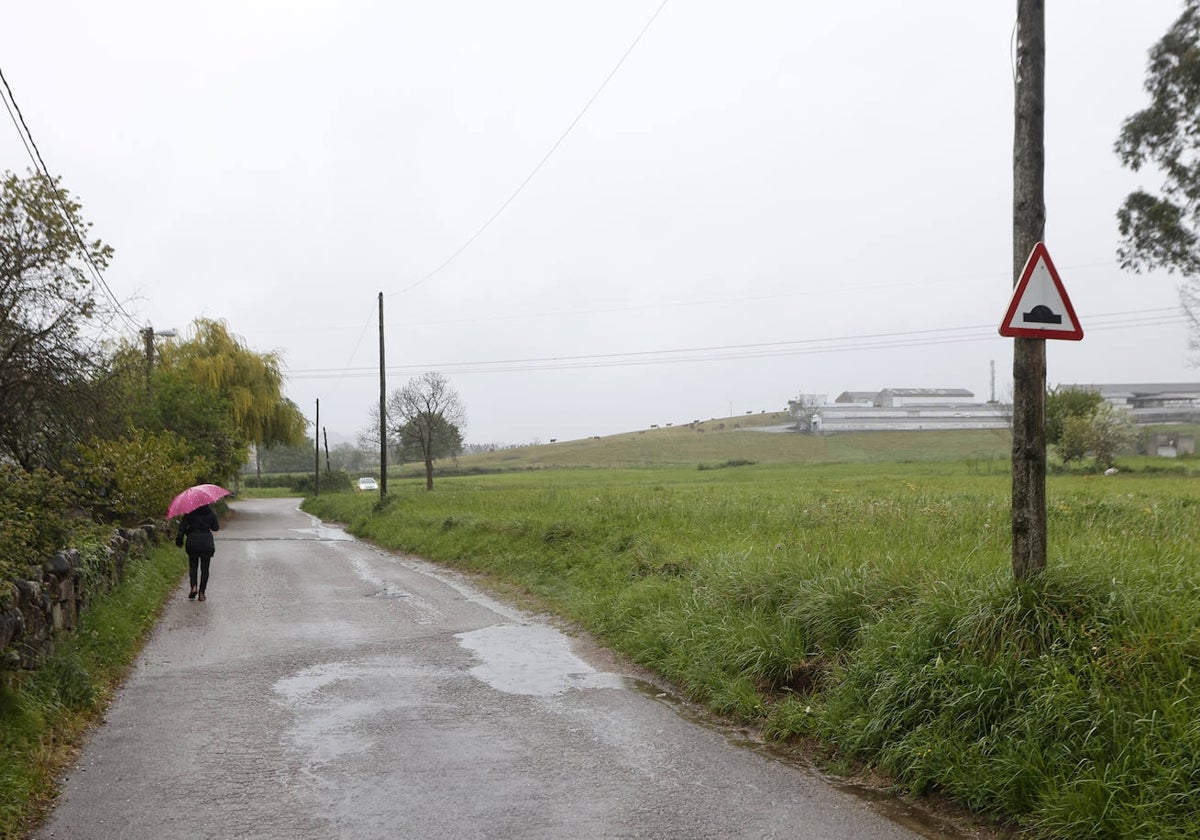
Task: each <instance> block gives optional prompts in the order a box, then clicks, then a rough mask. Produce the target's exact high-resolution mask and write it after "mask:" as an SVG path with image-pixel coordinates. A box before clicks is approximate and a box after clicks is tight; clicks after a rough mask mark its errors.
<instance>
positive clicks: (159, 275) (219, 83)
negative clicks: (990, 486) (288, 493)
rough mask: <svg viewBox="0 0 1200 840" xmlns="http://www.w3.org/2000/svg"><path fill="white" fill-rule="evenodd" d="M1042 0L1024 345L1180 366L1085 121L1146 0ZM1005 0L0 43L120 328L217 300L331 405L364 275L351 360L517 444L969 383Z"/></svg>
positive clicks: (1104, 136) (353, 8)
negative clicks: (1039, 129)
mask: <svg viewBox="0 0 1200 840" xmlns="http://www.w3.org/2000/svg"><path fill="white" fill-rule="evenodd" d="M1047 6H1048V7H1049V8H1048V11H1047V96H1046V144H1047V160H1046V200H1047V216H1048V222H1047V231H1046V242H1047V246H1048V249H1049V252H1050V254H1051V257H1052V259H1053V260H1054V263H1055V265H1056V266H1057V268H1058V270H1059V274H1060V275H1061V277H1062V280H1063V284H1064V286H1065V288H1066V290H1067V292H1068V295H1069V296H1070V299H1071V301H1072V303H1073V305H1074V309H1075V312H1076V313H1077V315H1078V316H1079V320H1080V321H1081V324H1082V327H1083V329H1084V331H1085V333H1086V335H1085V337H1084V339H1083V341H1081V342H1078V343H1076V342H1068V341H1056V342H1048V343H1049V345H1050V346H1049V350H1048V380H1049V382H1050V383H1051V384H1055V383H1067V382H1091V383H1100V382H1129V381H1150V382H1173V381H1181V382H1184V381H1186V382H1190V381H1195V380H1198V379H1200V373H1197V372H1196V371H1195V370H1194V369H1193V368H1192V366H1191V365H1190V364H1189V352H1188V347H1187V331H1186V328H1185V326H1184V324H1183V321H1182V318H1181V316H1180V315H1179V312H1178V297H1177V293H1176V288H1175V286H1176V281H1175V279H1174V278H1172V277H1169V276H1166V275H1148V276H1137V275H1130V274H1126V273H1123V272H1122V271H1121V270H1120V268H1119V267H1118V266H1117V264H1116V260H1115V249H1116V244H1117V234H1116V223H1115V219H1114V213H1115V211H1116V209H1117V207H1118V205H1119V204H1120V202H1121V199H1122V198H1123V196H1124V195H1125V194H1126V193H1128V192H1129V191H1130V190H1131V189H1133V188H1135V187H1136V186H1139V185H1145V186H1147V187H1150V188H1157V186H1158V178H1157V176H1156V175H1154V174H1153V173H1140V174H1134V173H1130V172H1128V171H1126V170H1123V169H1122V168H1121V167H1120V165H1119V162H1118V160H1117V158H1116V156H1115V155H1114V154H1113V152H1112V146H1113V141H1114V140H1115V138H1116V136H1117V132H1118V130H1119V128H1120V124H1121V122H1122V120H1123V119H1124V118H1125V117H1127V116H1129V115H1130V114H1132V113H1133V112H1134V111H1136V110H1138V109H1140V108H1142V107H1144V105H1145V104H1146V94H1145V93H1144V91H1143V89H1142V83H1143V80H1144V77H1145V65H1146V52H1147V50H1148V49H1149V48H1150V47H1151V45H1152V44H1153V43H1154V42H1155V41H1157V40H1158V39H1159V38H1160V37H1161V36H1162V34H1163V33H1164V32H1165V31H1166V29H1167V28H1168V26H1169V25H1170V24H1171V22H1172V21H1174V20H1175V18H1176V17H1177V16H1178V15H1179V13H1180V11H1181V10H1182V3H1181V2H1180V0H1139V2H1137V3H1130V2H1127V0H1051V2H1049V3H1047ZM1015 15H1016V1H1015V0H1004V1H1002V0H986V2H980V0H973V2H963V0H921V1H920V2H916V1H914V0H908V1H907V2H903V1H902V0H891V2H888V1H887V0H860V2H841V3H817V2H804V0H744V2H737V3H732V2H724V3H721V2H715V0H669V2H666V3H665V4H663V2H662V0H603V2H598V0H536V1H535V0H505V2H494V1H493V2H485V0H439V1H438V2H420V3H418V2H411V1H410V0H396V1H395V2H382V0H337V2H334V0H325V1H324V2H306V1H303V0H301V1H299V2H298V1H297V0H289V2H286V3H285V2H282V0H280V2H247V1H246V0H237V2H229V0H210V2H208V3H204V4H199V5H197V4H176V3H162V2H150V0H145V1H144V2H129V1H128V0H109V1H108V2H105V3H96V2H90V1H89V2H57V0H44V1H43V2H38V3H22V4H6V8H5V10H4V13H3V20H2V23H0V69H2V70H3V72H4V74H5V77H6V78H7V79H8V82H9V84H10V85H11V86H12V90H13V93H14V95H15V97H16V100H17V104H18V105H19V106H20V107H21V110H22V111H23V113H24V115H25V119H26V121H27V122H28V124H29V128H30V129H31V130H32V132H33V137H34V140H35V141H36V142H37V144H38V147H39V148H40V149H41V152H42V155H43V157H44V158H45V160H46V163H47V165H48V166H49V168H50V170H51V171H52V172H53V173H55V174H57V175H60V176H62V179H63V184H64V186H66V187H67V188H68V189H69V190H70V191H71V192H72V194H74V195H75V196H76V197H77V198H78V199H79V200H80V201H81V202H82V204H83V212H84V215H85V217H86V218H87V219H88V220H90V221H91V222H92V223H93V224H94V228H93V232H94V233H95V234H96V235H97V236H99V237H100V238H102V239H103V240H104V241H105V242H107V243H108V244H110V245H111V246H113V248H114V249H115V252H116V253H115V257H114V259H113V261H112V264H111V266H110V267H109V269H108V271H107V272H106V273H105V278H106V280H107V283H108V285H109V287H110V288H111V289H112V290H113V292H114V294H115V295H116V296H117V297H118V298H119V299H120V300H121V301H122V305H123V306H124V308H125V309H126V311H127V312H128V313H129V315H130V316H131V319H132V321H134V322H136V324H138V325H145V324H152V325H153V326H154V328H155V329H158V330H165V329H169V328H175V329H179V330H181V331H184V330H186V329H187V327H188V326H189V324H190V323H191V322H192V321H193V319H195V318H197V317H207V318H217V319H223V320H224V321H226V322H227V324H228V326H229V328H230V330H231V331H232V332H233V333H235V334H237V335H239V336H241V337H242V338H243V339H244V341H245V342H246V343H247V344H248V345H249V346H250V347H251V348H253V349H255V350H258V351H270V350H276V351H278V352H279V353H280V354H281V356H282V358H283V361H284V364H285V367H286V369H287V371H288V382H287V384H286V390H287V394H288V396H289V397H290V398H291V399H293V400H294V401H295V402H296V403H297V404H298V405H299V406H300V408H301V409H302V410H303V411H304V412H305V413H306V414H307V416H308V417H309V419H310V420H311V419H312V418H313V410H314V402H315V400H317V399H318V398H319V399H320V401H321V425H322V426H324V427H326V428H327V429H328V430H329V434H330V436H331V437H334V438H335V439H336V438H339V437H352V436H353V435H354V434H355V432H357V431H358V430H359V429H360V428H362V427H363V426H364V425H366V423H367V412H368V410H369V407H370V406H371V405H372V403H376V402H377V401H378V394H379V380H378V371H377V366H378V352H379V333H378V308H377V298H378V295H379V293H380V292H382V293H383V296H384V315H385V325H386V336H387V341H386V355H387V368H388V370H387V377H388V389H389V390H391V389H393V388H397V387H399V386H401V385H403V384H404V382H406V381H407V380H408V379H409V378H410V377H412V376H414V375H417V374H419V373H421V372H423V371H427V370H438V371H441V372H442V373H444V374H445V375H446V376H447V377H448V378H449V379H450V381H451V383H452V385H453V386H454V387H455V388H456V389H457V391H458V392H459V394H460V396H461V398H462V401H463V403H464V405H465V407H466V411H467V415H468V421H469V422H468V427H467V429H466V438H467V440H468V441H470V442H474V443H489V442H496V443H526V442H530V441H533V440H535V439H536V440H541V441H543V442H544V441H548V440H549V439H551V438H557V439H560V440H565V439H570V438H578V437H586V436H589V435H604V434H611V433H616V432H622V431H630V430H633V429H637V428H644V427H646V426H649V425H650V424H652V423H659V424H663V423H669V422H674V423H680V422H687V421H690V420H693V419H697V418H699V419H707V418H710V417H723V416H727V415H729V414H743V413H745V412H747V411H753V412H755V413H757V412H759V411H764V410H767V411H773V410H779V409H783V408H784V407H785V406H786V404H787V400H788V399H789V398H792V397H794V396H796V394H798V393H801V392H803V393H817V394H825V395H828V396H829V398H830V399H832V398H833V397H836V396H837V394H839V393H841V392H842V391H845V390H877V389H880V388H884V387H956V388H969V389H970V390H972V391H974V392H975V394H976V395H977V397H978V398H979V399H980V400H986V399H988V398H989V396H990V395H991V389H992V384H991V379H990V376H991V365H992V363H993V362H994V363H995V369H996V383H995V390H996V395H997V396H998V397H999V398H1001V399H1005V398H1007V396H1008V395H1009V394H1010V392H1011V387H1010V380H1011V368H1012V340H1011V339H1006V338H1001V337H999V336H998V335H997V326H998V325H999V322H1000V320H1001V318H1002V317H1003V315H1004V313H1005V310H1006V308H1007V305H1008V301H1009V298H1010V296H1011V291H1012V269H1011V242H1012V223H1011V196H1012V111H1013V78H1012V76H1013V69H1012V62H1013V57H1012V48H1013V25H1014V19H1015ZM648 23H649V26H648V27H647V24H648ZM643 30H644V33H643ZM639 34H641V37H640V39H639ZM635 41H636V43H635ZM631 46H632V50H631V51H630V47H631ZM627 51H629V52H628V55H627V56H626V53H627ZM623 56H625V57H624V60H623V61H622V58H623ZM614 70H615V72H614ZM610 74H612V75H611V78H609V79H608V82H607V84H604V83H605V80H606V78H608V77H609V76H610ZM602 85H603V88H602ZM601 88H602V89H601ZM597 91H599V94H598V95H597ZM593 96H594V97H595V98H594V99H592V98H593ZM589 100H590V101H591V104H590V106H589V105H588V103H589ZM581 114H582V116H581ZM7 119H8V115H7V114H6V113H4V112H3V111H0V120H4V122H3V123H0V171H3V170H13V171H18V172H24V171H25V170H26V169H28V168H29V166H30V162H29V159H28V157H27V155H26V151H25V148H24V147H23V146H22V144H21V142H20V137H19V135H18V134H17V131H16V129H15V128H13V127H12V126H11V125H10V124H9V123H8V122H7ZM576 120H577V122H574V124H573V121H576ZM572 125H573V127H572ZM568 129H570V130H569V131H568ZM564 132H566V134H565V137H564ZM560 139H561V143H559V145H557V147H555V144H556V143H558V141H559V140H560ZM552 150H553V153H552V154H549V157H547V154H548V153H550V152H551V151H552ZM543 161H544V163H543V164H542V165H541V168H540V169H538V168H537V167H538V166H539V163H541V162H543ZM535 170H536V173H535ZM531 174H532V177H531V178H530V176H531ZM526 179H529V180H528V182H527V183H525V182H526ZM523 183H524V187H523V188H521V185H522V184H523ZM519 188H520V189H519ZM514 195H515V197H514ZM510 198H511V201H509V199H510ZM505 202H509V203H508V204H507V206H505ZM502 207H503V210H502V212H499V214H498V215H497V211H500V210H501V208H502ZM493 217H494V220H492V221H491V223H490V224H488V222H489V220H491V219H493ZM481 230H482V232H480V231H481ZM472 237H474V239H472ZM468 243H469V244H468ZM464 246H466V247H465V249H464ZM447 260H449V262H447ZM117 327H118V328H123V329H124V330H125V331H126V332H127V333H130V334H132V333H133V331H134V327H133V326H131V325H130V324H128V323H123V322H118V324H117ZM896 334H901V335H896Z"/></svg>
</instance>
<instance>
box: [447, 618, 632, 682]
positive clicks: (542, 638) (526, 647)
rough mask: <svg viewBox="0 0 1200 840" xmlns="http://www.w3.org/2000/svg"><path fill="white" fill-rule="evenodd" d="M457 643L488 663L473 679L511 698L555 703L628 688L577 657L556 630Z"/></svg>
mask: <svg viewBox="0 0 1200 840" xmlns="http://www.w3.org/2000/svg"><path fill="white" fill-rule="evenodd" d="M455 638H456V639H458V643H459V644H460V645H462V646H463V647H464V648H465V649H466V650H469V651H471V652H472V653H474V654H475V655H476V656H478V657H479V658H480V659H482V660H483V662H482V663H481V664H479V665H476V666H474V667H473V668H471V669H470V674H471V676H473V677H475V678H476V679H477V680H479V681H481V682H484V683H487V684H488V685H489V686H491V687H492V688H494V689H496V690H497V691H503V692H505V693H506V694H524V695H529V696H532V697H552V696H554V695H556V694H564V693H566V692H567V691H570V690H572V689H583V688H621V689H623V688H625V680H624V679H623V678H622V677H620V676H618V675H616V674H608V673H604V672H603V671H597V670H596V669H595V668H593V667H592V666H591V665H588V664H587V663H586V662H584V661H583V660H582V659H580V658H579V657H577V656H576V655H575V654H573V653H571V643H570V641H569V640H568V639H567V637H566V636H564V635H563V634H562V633H560V632H558V631H557V630H555V629H554V628H552V627H546V626H540V625H517V626H514V625H511V624H501V625H496V626H494V627H484V628H483V629H481V630H472V631H470V632H468V633H459V634H458V635H456V636H455Z"/></svg>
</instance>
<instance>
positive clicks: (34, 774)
mask: <svg viewBox="0 0 1200 840" xmlns="http://www.w3.org/2000/svg"><path fill="white" fill-rule="evenodd" d="M179 557H180V554H179V551H178V550H177V549H175V548H174V547H173V546H170V545H167V544H164V545H162V546H159V547H157V548H155V549H152V551H151V552H150V554H149V555H148V556H147V557H146V558H145V559H142V560H139V561H137V562H131V563H130V565H129V566H128V567H127V570H126V576H125V581H124V582H123V583H122V584H121V585H120V586H118V587H117V588H116V589H114V590H113V591H112V592H110V593H108V594H107V595H104V596H102V597H100V598H98V599H96V600H95V601H93V602H92V604H91V606H90V607H89V608H88V609H87V610H86V611H85V612H84V614H83V615H82V616H81V617H80V623H79V627H78V628H77V629H76V631H75V632H74V633H73V634H71V635H70V637H68V638H67V639H66V640H65V641H63V643H62V644H61V645H59V647H58V649H57V650H56V651H55V653H54V656H53V657H51V659H50V660H49V661H48V662H47V663H46V664H45V666H44V667H43V668H41V669H40V670H37V671H30V672H16V673H12V672H8V673H0V837H5V838H9V837H20V836H22V835H23V833H24V832H27V831H28V830H30V829H31V828H32V827H33V826H34V825H35V824H36V823H37V822H38V821H39V820H40V819H41V818H42V817H43V816H44V814H45V812H46V809H47V807H48V806H49V805H50V803H51V802H52V800H53V796H54V793H55V785H56V780H57V779H58V777H59V775H60V774H61V773H62V771H63V770H64V769H65V768H66V767H67V765H68V764H69V762H70V761H71V760H72V758H73V757H74V755H75V753H76V750H77V749H78V747H79V745H80V744H81V742H82V739H83V736H84V734H85V733H86V731H87V729H88V727H89V726H91V725H92V724H94V723H95V722H96V721H97V720H99V718H100V717H101V716H102V715H103V713H104V710H105V708H106V707H107V705H108V702H109V700H110V698H111V697H112V694H113V692H114V690H115V689H116V687H117V686H118V685H119V684H120V682H121V680H122V679H123V678H124V676H125V674H126V673H127V671H128V669H129V666H130V664H131V663H132V662H133V660H134V658H135V657H136V656H137V654H138V652H139V651H140V650H141V648H142V645H143V644H144V643H145V641H146V639H147V637H148V636H149V633H150V631H151V629H152V628H153V627H154V623H155V621H156V620H157V618H158V615H159V612H160V610H161V608H162V604H163V603H164V602H165V601H166V599H167V597H168V596H169V594H170V592H171V591H172V590H173V589H174V588H175V587H176V586H178V584H179V580H180V576H181V575H182V573H183V572H184V570H185V568H186V567H185V566H181V565H180V562H179Z"/></svg>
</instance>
